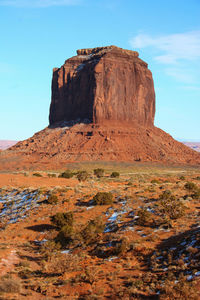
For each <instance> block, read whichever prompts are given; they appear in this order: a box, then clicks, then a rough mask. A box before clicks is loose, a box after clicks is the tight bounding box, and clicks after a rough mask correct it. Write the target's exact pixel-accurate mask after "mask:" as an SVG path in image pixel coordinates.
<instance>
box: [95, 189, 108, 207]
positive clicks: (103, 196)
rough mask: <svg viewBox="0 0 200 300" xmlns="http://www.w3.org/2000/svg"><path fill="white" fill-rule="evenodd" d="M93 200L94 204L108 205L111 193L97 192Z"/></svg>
mask: <svg viewBox="0 0 200 300" xmlns="http://www.w3.org/2000/svg"><path fill="white" fill-rule="evenodd" d="M93 201H94V203H95V204H96V205H108V204H112V203H113V195H112V194H111V193H110V192H108V193H107V192H98V193H97V194H96V195H95V196H94V197H93Z"/></svg>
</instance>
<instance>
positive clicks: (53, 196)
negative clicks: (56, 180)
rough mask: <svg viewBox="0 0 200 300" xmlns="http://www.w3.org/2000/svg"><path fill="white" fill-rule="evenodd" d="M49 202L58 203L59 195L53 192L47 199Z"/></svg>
mask: <svg viewBox="0 0 200 300" xmlns="http://www.w3.org/2000/svg"><path fill="white" fill-rule="evenodd" d="M47 203H48V204H57V203H58V197H57V196H56V195H55V194H51V195H50V196H49V197H48V199H47Z"/></svg>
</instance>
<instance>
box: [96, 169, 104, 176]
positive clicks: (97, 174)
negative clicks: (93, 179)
mask: <svg viewBox="0 0 200 300" xmlns="http://www.w3.org/2000/svg"><path fill="white" fill-rule="evenodd" d="M94 175H95V176H97V177H98V178H100V177H103V175H104V169H101V168H98V169H94Z"/></svg>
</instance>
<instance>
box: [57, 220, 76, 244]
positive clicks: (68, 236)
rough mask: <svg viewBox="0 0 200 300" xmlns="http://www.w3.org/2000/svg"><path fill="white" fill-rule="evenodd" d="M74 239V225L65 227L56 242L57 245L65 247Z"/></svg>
mask: <svg viewBox="0 0 200 300" xmlns="http://www.w3.org/2000/svg"><path fill="white" fill-rule="evenodd" d="M73 238H74V229H73V226H72V225H69V224H67V225H65V226H63V227H62V228H61V229H60V231H59V233H58V235H57V236H56V239H55V241H56V242H57V243H60V245H62V246H65V245H67V244H68V243H69V242H70V241H72V240H73Z"/></svg>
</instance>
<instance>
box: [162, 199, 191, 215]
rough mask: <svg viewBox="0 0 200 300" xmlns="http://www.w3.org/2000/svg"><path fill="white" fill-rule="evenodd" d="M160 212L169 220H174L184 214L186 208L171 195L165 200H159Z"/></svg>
mask: <svg viewBox="0 0 200 300" xmlns="http://www.w3.org/2000/svg"><path fill="white" fill-rule="evenodd" d="M159 207H160V212H161V213H163V214H164V215H167V216H168V217H169V218H170V219H172V220H176V219H178V218H180V217H182V216H184V214H185V209H186V207H185V206H184V204H183V202H182V201H180V200H179V199H176V198H175V196H173V195H171V196H170V197H169V198H167V199H162V200H160V203H159Z"/></svg>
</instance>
